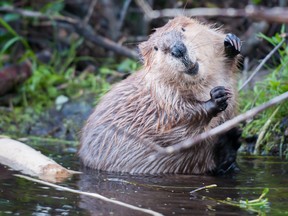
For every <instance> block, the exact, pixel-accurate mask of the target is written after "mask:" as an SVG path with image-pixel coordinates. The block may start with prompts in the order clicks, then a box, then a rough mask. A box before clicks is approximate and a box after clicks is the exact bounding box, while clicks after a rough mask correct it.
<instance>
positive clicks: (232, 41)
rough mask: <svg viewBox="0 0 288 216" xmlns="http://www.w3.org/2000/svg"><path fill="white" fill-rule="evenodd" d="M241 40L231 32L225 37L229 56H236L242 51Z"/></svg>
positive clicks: (226, 51)
mask: <svg viewBox="0 0 288 216" xmlns="http://www.w3.org/2000/svg"><path fill="white" fill-rule="evenodd" d="M241 46H242V43H241V40H240V39H239V38H238V37H237V36H236V35H234V34H232V33H229V34H227V35H226V37H225V39H224V47H225V54H226V56H227V57H229V58H234V57H235V56H236V55H238V54H239V53H240V50H241Z"/></svg>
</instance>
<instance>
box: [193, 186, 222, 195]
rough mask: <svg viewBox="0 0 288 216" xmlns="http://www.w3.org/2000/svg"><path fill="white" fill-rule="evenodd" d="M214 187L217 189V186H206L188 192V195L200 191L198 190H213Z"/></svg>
mask: <svg viewBox="0 0 288 216" xmlns="http://www.w3.org/2000/svg"><path fill="white" fill-rule="evenodd" d="M214 187H217V185H216V184H212V185H207V186H204V187H200V188H196V189H195V190H192V191H190V194H192V193H195V192H197V191H200V190H205V189H209V188H214Z"/></svg>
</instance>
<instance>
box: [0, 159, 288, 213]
mask: <svg viewBox="0 0 288 216" xmlns="http://www.w3.org/2000/svg"><path fill="white" fill-rule="evenodd" d="M66 159H67V158H66ZM70 159H71V161H70V162H71V163H70V162H69V160H66V161H64V165H65V164H70V165H71V164H74V165H73V166H74V167H72V168H73V169H76V170H77V169H79V164H78V163H75V157H71V158H70ZM239 165H240V168H241V172H240V173H238V174H233V175H230V176H221V177H213V176H189V175H158V176H151V175H148V176H147V175H146V176H145V175H138V176H137V175H128V174H119V173H107V172H99V171H95V170H83V171H84V172H83V174H81V175H76V176H74V177H73V178H72V179H69V180H68V181H66V182H64V183H62V184H61V185H63V186H67V187H70V188H74V189H79V190H81V191H86V192H95V193H99V194H101V195H103V196H106V197H108V198H112V199H116V200H119V201H122V202H126V203H129V204H131V205H135V206H138V207H141V208H147V209H152V210H154V211H157V212H160V213H162V214H164V215H257V214H258V213H257V212H252V211H247V210H244V209H240V208H238V207H233V206H229V205H226V204H223V203H220V202H219V201H221V200H225V199H226V198H227V197H230V198H232V199H233V200H240V199H244V200H245V199H255V198H257V197H258V196H259V195H260V194H261V192H262V190H263V188H265V187H268V188H270V192H269V194H268V198H269V201H270V202H271V208H270V209H265V210H263V211H264V212H267V214H268V215H285V214H288V211H287V204H286V203H287V202H288V196H287V194H288V178H287V177H288V162H287V161H280V160H278V159H273V160H271V159H263V158H260V159H255V158H251V159H249V158H239ZM66 166H67V165H66ZM211 184H217V185H218V187H216V188H212V189H209V190H202V191H198V192H196V193H194V194H190V191H192V190H194V189H195V188H198V187H202V186H205V185H211ZM19 214H20V215H109V214H114V215H125V216H126V215H146V214H144V213H142V212H138V211H135V210H131V209H128V208H125V207H121V206H118V205H115V204H111V203H108V202H105V201H102V200H99V199H95V198H91V197H87V196H82V195H77V194H72V193H69V192H64V191H60V190H55V189H53V188H50V187H47V186H43V185H40V184H36V183H32V182H29V181H27V180H24V179H19V178H16V177H14V176H13V172H11V171H9V170H8V169H7V168H4V167H3V166H0V215H19Z"/></svg>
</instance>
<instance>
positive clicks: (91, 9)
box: [83, 0, 98, 25]
mask: <svg viewBox="0 0 288 216" xmlns="http://www.w3.org/2000/svg"><path fill="white" fill-rule="evenodd" d="M97 2H98V0H92V1H91V3H90V6H89V9H88V13H87V15H86V17H85V18H84V21H83V22H84V24H85V25H87V24H88V23H89V20H90V18H91V16H92V14H93V11H94V8H95V6H96V4H97Z"/></svg>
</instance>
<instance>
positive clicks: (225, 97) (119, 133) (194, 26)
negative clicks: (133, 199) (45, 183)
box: [78, 16, 241, 174]
mask: <svg viewBox="0 0 288 216" xmlns="http://www.w3.org/2000/svg"><path fill="white" fill-rule="evenodd" d="M240 48H241V41H240V39H239V38H238V37H237V36H235V35H234V34H231V33H229V34H227V35H225V34H224V33H223V32H222V31H221V30H220V29H219V28H215V27H213V26H212V25H208V24H203V23H201V22H199V21H197V20H196V19H192V18H188V17H184V16H180V17H176V18H174V19H172V20H170V21H169V22H168V23H167V24H166V25H164V26H163V27H160V28H157V29H156V30H155V32H154V33H153V34H151V36H150V37H149V39H148V40H147V41H144V42H142V43H140V44H139V50H140V54H141V58H142V61H143V67H142V69H140V70H139V71H137V72H136V73H134V74H133V75H131V76H129V77H128V78H126V79H125V80H122V81H121V82H120V83H118V84H116V85H115V86H113V87H112V89H111V90H110V91H109V92H108V93H107V94H106V95H105V96H103V98H102V99H101V100H100V102H99V104H98V105H97V106H96V108H95V110H94V112H93V113H92V114H91V116H90V117H89V118H88V120H87V122H86V124H85V125H84V127H83V129H82V132H81V138H80V148H79V151H78V154H79V156H80V158H81V160H82V162H83V164H84V165H85V166H86V167H90V168H93V169H99V170H106V171H116V172H129V173H139V174H140V173H150V174H157V173H179V174H206V173H215V172H218V171H219V170H220V171H221V172H222V171H224V172H225V170H227V169H230V167H231V166H232V165H234V162H235V159H236V154H235V152H236V151H237V149H238V147H239V146H238V143H237V140H236V138H232V141H231V140H230V141H229V140H227V137H228V138H229V137H233V133H234V132H233V131H232V132H230V133H229V134H228V135H227V136H226V137H225V136H224V138H223V137H222V138H221V137H213V138H210V139H207V140H205V141H203V142H201V143H198V144H195V145H194V146H192V147H191V148H190V149H188V150H185V151H182V152H180V153H175V154H170V155H160V154H157V150H155V148H153V146H156V145H158V146H161V147H167V146H171V145H173V144H175V143H179V142H181V141H183V140H185V139H187V137H191V136H193V135H197V134H200V133H202V132H204V131H207V130H209V129H211V128H214V127H216V126H218V125H220V124H221V123H223V122H225V121H226V120H228V119H231V118H232V117H234V116H235V115H236V110H237V100H236V99H237V91H236V71H237V62H238V60H239V55H238V54H239V53H240ZM231 134H232V135H231ZM223 142H224V143H223ZM155 155H156V157H155ZM150 156H153V157H150ZM151 158H153V160H151ZM223 169H225V170H223Z"/></svg>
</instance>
